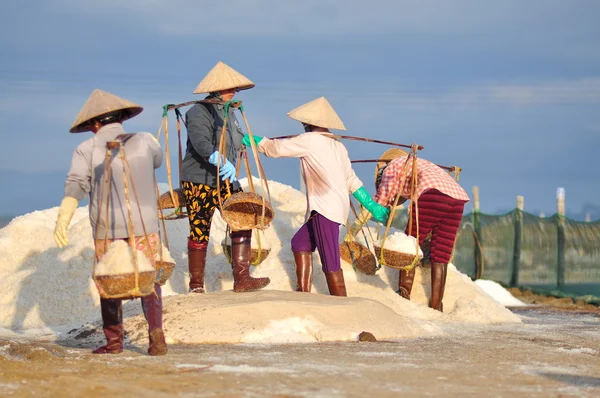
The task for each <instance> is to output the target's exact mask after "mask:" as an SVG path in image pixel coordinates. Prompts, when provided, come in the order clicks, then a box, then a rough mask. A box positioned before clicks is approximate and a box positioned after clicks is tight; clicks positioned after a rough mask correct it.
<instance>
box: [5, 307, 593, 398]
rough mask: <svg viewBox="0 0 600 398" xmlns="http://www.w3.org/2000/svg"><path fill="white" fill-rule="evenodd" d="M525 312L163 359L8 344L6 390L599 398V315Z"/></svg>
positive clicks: (174, 351)
mask: <svg viewBox="0 0 600 398" xmlns="http://www.w3.org/2000/svg"><path fill="white" fill-rule="evenodd" d="M516 312H517V314H518V315H519V316H520V317H521V319H522V320H523V323H521V324H504V325H456V327H455V328H454V329H452V330H449V333H447V334H446V335H444V336H436V337H424V338H407V339H399V340H392V341H379V342H376V343H359V342H345V343H310V344H289V345H274V344H218V345H217V344H211V345H173V346H171V347H170V351H169V354H168V355H167V356H166V357H160V358H157V357H149V356H147V355H146V354H145V348H146V347H145V346H134V345H130V346H128V347H127V349H126V351H125V352H124V353H123V354H119V355H114V356H95V355H91V354H89V350H90V348H92V347H83V348H79V347H76V346H77V345H78V343H77V342H75V341H69V340H67V341H60V342H58V343H57V344H56V343H39V342H38V343H31V342H29V343H27V342H25V341H24V342H22V343H20V344H18V343H16V342H14V341H12V342H11V341H9V340H4V341H2V342H0V370H1V372H0V386H1V387H2V388H3V395H5V396H30V395H34V394H36V395H39V396H81V395H86V396H90V397H95V396H98V397H99V396H105V395H106V394H118V395H119V396H140V395H141V396H156V397H162V396H164V397H167V396H170V397H173V396H177V397H210V396H249V397H259V396H260V397H264V396H294V397H353V396H382V397H385V396H390V397H391V396H397V395H398V394H399V393H401V394H403V396H440V395H441V396H456V397H459V396H460V397H463V396H496V397H509V396H510V397H515V396H516V397H571V396H572V397H595V396H599V395H600V317H598V316H597V314H592V313H585V314H581V313H573V312H557V311H552V310H544V309H520V310H518V311H516ZM446 327H447V326H446ZM65 388H68V389H67V390H65ZM65 391H67V392H66V393H65Z"/></svg>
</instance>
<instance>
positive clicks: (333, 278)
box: [325, 269, 347, 296]
mask: <svg viewBox="0 0 600 398" xmlns="http://www.w3.org/2000/svg"><path fill="white" fill-rule="evenodd" d="M325 278H326V279H327V287H328V288H329V294H330V295H332V296H347V294H346V283H345V282H344V271H343V270H342V269H339V270H337V271H333V272H325Z"/></svg>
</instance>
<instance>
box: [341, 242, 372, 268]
mask: <svg viewBox="0 0 600 398" xmlns="http://www.w3.org/2000/svg"><path fill="white" fill-rule="evenodd" d="M340 257H341V258H342V260H344V261H346V262H348V263H350V264H354V266H355V267H356V269H357V270H359V271H360V272H362V273H363V274H366V275H375V273H376V272H377V259H376V258H375V256H374V255H373V253H371V251H370V250H369V249H368V248H367V247H365V246H363V245H361V244H360V243H358V242H350V243H348V242H342V243H340Z"/></svg>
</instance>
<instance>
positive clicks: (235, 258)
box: [229, 231, 271, 293]
mask: <svg viewBox="0 0 600 398" xmlns="http://www.w3.org/2000/svg"><path fill="white" fill-rule="evenodd" d="M229 236H230V237H231V268H232V269H233V291H234V292H237V293H241V292H251V291H254V290H260V289H262V288H264V287H265V286H267V285H268V284H269V283H271V280H270V279H269V278H253V277H251V276H250V242H251V240H252V231H236V232H232V233H231V234H230V235H229Z"/></svg>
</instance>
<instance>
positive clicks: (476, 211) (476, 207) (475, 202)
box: [473, 186, 483, 279]
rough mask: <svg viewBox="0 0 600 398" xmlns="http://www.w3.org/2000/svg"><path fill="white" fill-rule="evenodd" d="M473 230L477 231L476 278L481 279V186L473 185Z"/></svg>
mask: <svg viewBox="0 0 600 398" xmlns="http://www.w3.org/2000/svg"><path fill="white" fill-rule="evenodd" d="M473 230H474V232H475V238H476V239H475V241H474V242H473V243H474V244H475V278H474V279H480V278H481V277H482V273H483V272H482V269H481V264H482V263H481V259H482V256H483V253H481V249H480V248H479V245H478V244H477V242H481V226H480V223H479V187H477V186H474V187H473Z"/></svg>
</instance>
